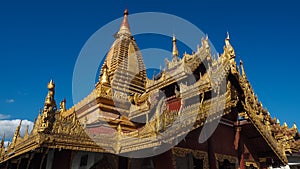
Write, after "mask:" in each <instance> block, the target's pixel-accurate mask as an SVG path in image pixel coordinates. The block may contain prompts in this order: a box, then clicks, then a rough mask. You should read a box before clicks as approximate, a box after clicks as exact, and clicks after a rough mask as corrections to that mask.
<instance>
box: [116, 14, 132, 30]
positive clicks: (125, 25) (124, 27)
mask: <svg viewBox="0 0 300 169" xmlns="http://www.w3.org/2000/svg"><path fill="white" fill-rule="evenodd" d="M126 33H127V34H130V35H131V32H130V27H129V23H128V9H125V11H124V17H123V21H122V23H121V26H120V30H119V32H118V34H126Z"/></svg>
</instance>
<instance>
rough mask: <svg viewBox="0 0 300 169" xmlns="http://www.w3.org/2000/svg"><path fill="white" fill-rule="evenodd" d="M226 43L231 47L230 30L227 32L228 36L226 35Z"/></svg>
mask: <svg viewBox="0 0 300 169" xmlns="http://www.w3.org/2000/svg"><path fill="white" fill-rule="evenodd" d="M225 45H226V47H231V45H230V35H229V32H227V36H226V39H225Z"/></svg>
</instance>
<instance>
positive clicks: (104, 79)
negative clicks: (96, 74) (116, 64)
mask: <svg viewBox="0 0 300 169" xmlns="http://www.w3.org/2000/svg"><path fill="white" fill-rule="evenodd" d="M100 83H101V84H109V77H108V72H107V65H106V63H105V64H104V65H103V73H102V76H101V78H100Z"/></svg>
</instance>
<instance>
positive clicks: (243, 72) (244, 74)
mask: <svg viewBox="0 0 300 169" xmlns="http://www.w3.org/2000/svg"><path fill="white" fill-rule="evenodd" d="M240 67H241V70H242V77H246V73H245V68H244V64H243V61H242V60H240Z"/></svg>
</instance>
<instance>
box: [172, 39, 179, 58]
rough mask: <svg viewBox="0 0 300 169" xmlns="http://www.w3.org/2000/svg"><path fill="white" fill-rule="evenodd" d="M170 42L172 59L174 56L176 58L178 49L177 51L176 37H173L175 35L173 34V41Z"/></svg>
mask: <svg viewBox="0 0 300 169" xmlns="http://www.w3.org/2000/svg"><path fill="white" fill-rule="evenodd" d="M172 42H173V51H172V55H173V57H174V56H176V57H177V56H178V49H177V44H176V43H177V40H176V37H175V35H174V34H173V39H172Z"/></svg>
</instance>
